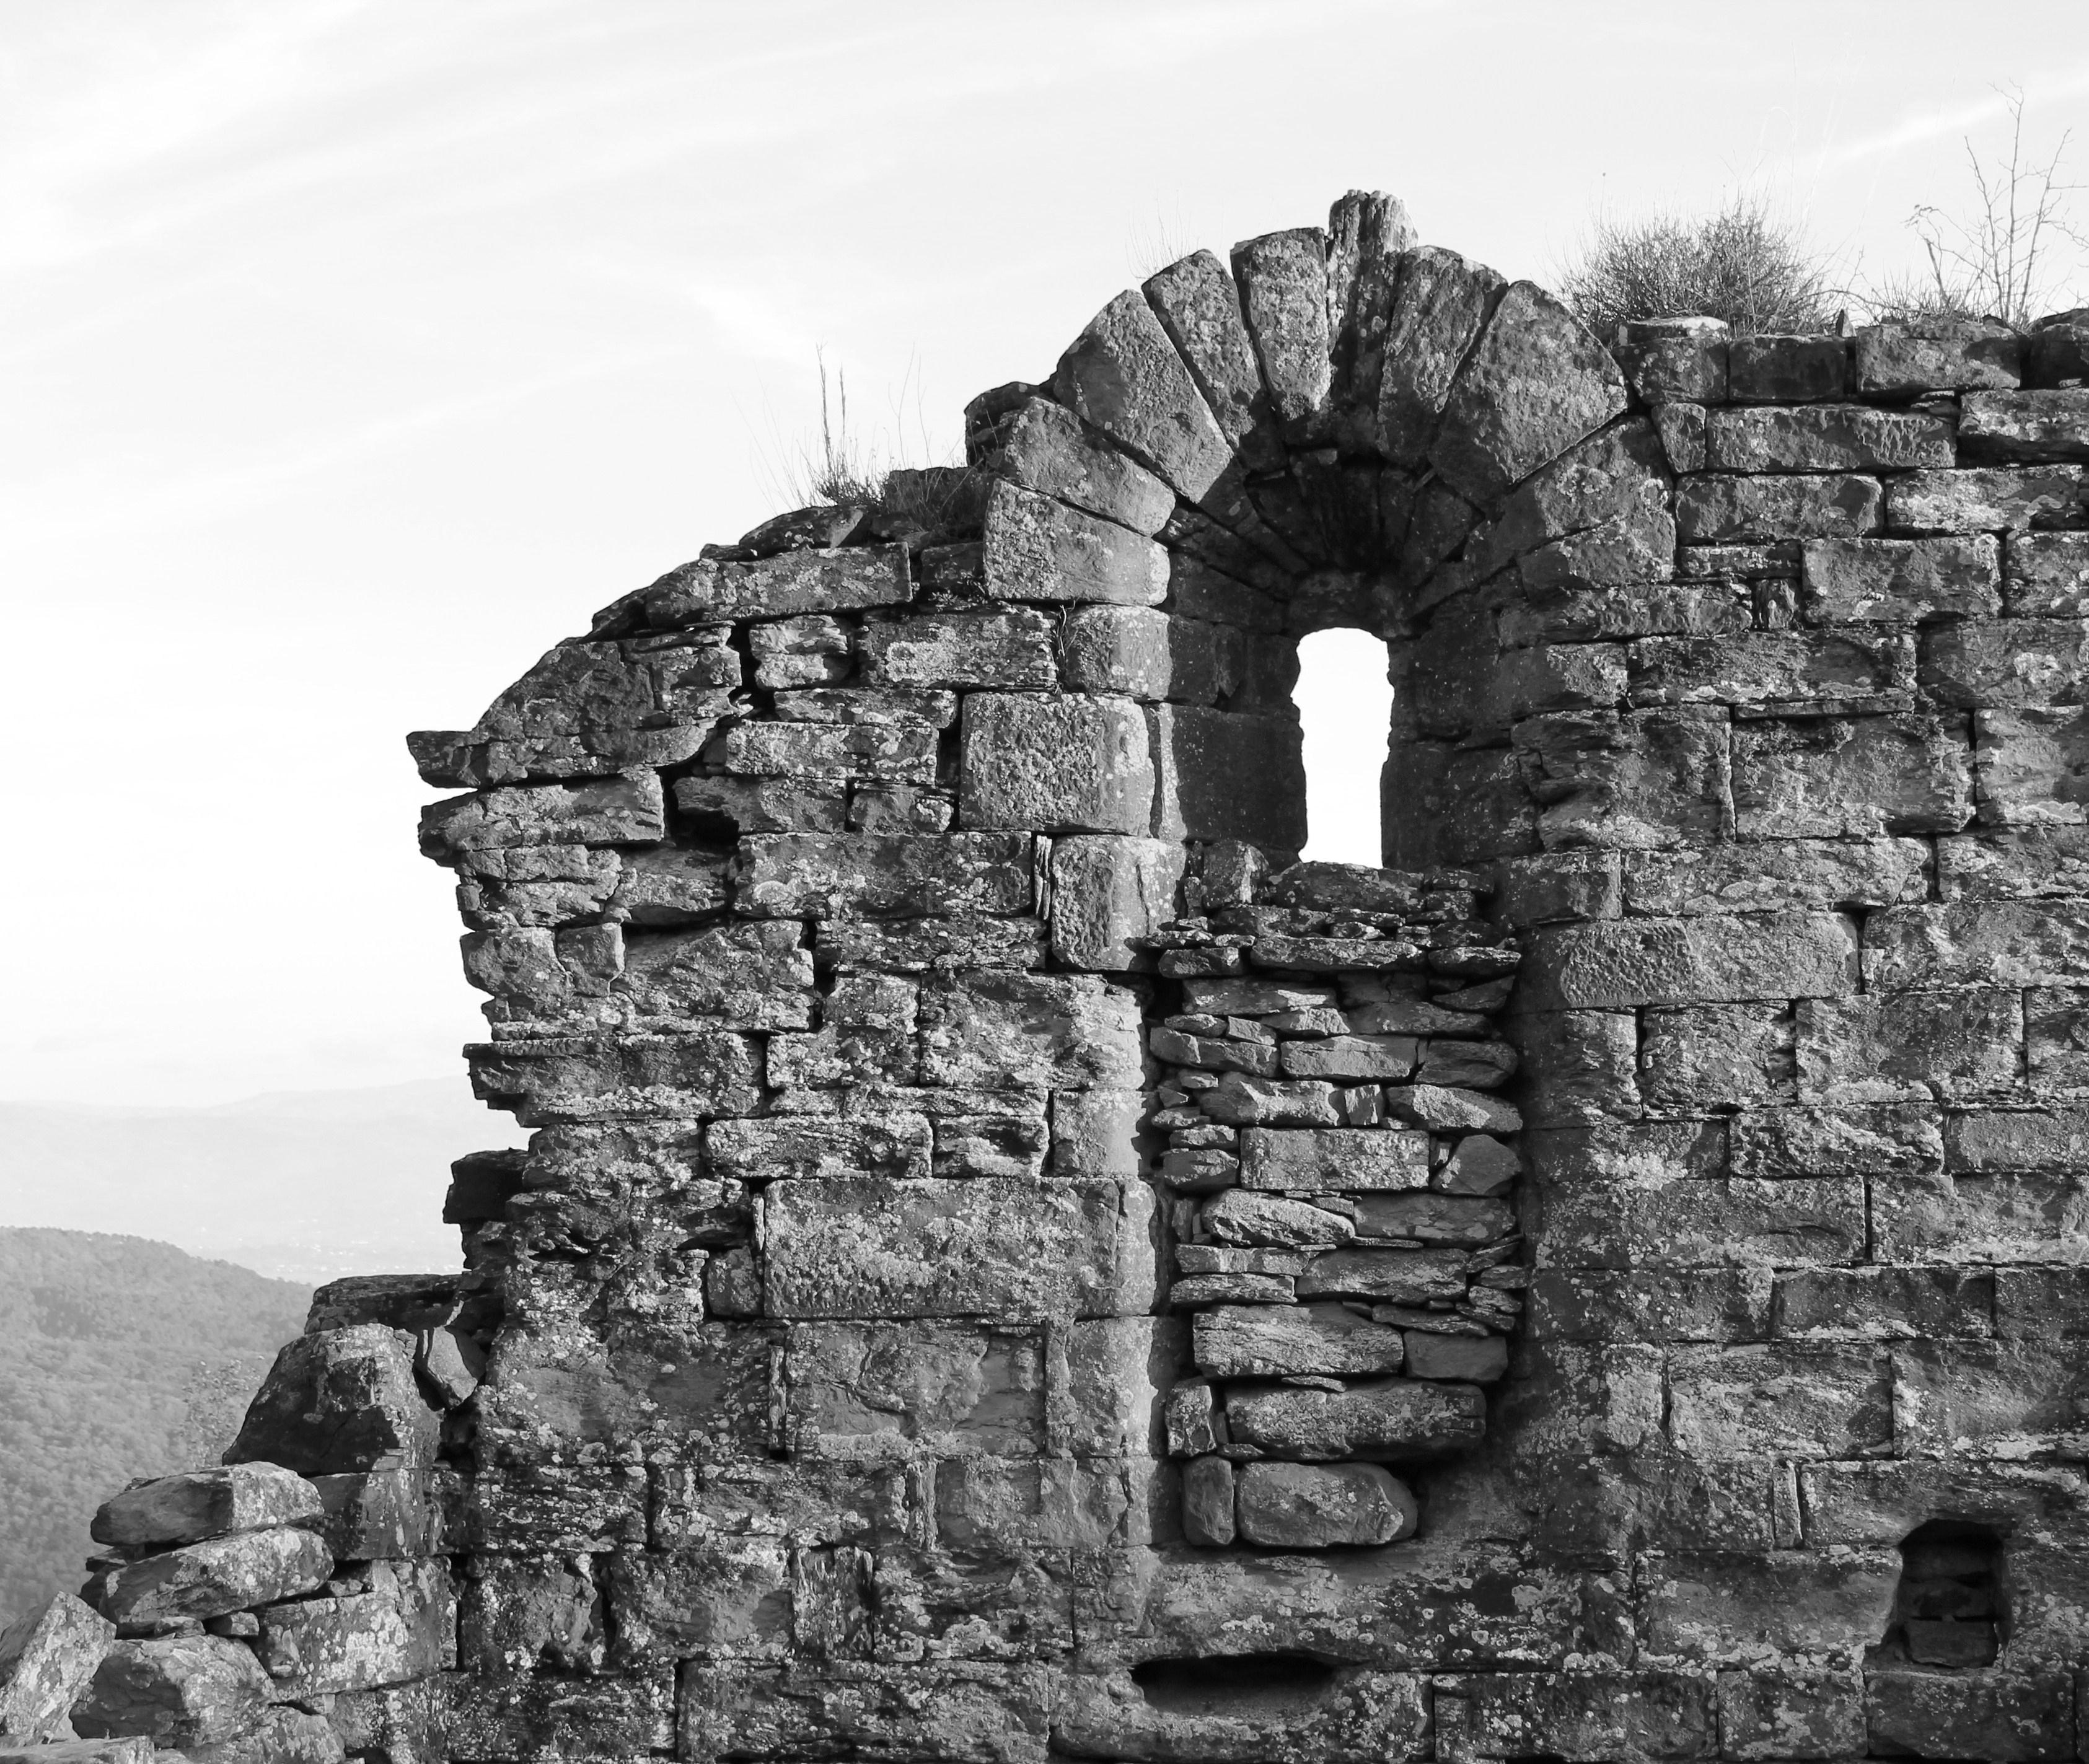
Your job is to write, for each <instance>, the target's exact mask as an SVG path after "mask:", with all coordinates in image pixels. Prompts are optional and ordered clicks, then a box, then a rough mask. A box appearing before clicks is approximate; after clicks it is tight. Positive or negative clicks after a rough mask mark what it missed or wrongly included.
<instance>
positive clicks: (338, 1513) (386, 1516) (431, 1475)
mask: <svg viewBox="0 0 2089 1764" xmlns="http://www.w3.org/2000/svg"><path fill="white" fill-rule="evenodd" d="M312 1486H313V1487H314V1488H316V1489H317V1490H318V1491H319V1496H320V1501H322V1502H323V1503H324V1506H325V1509H326V1517H325V1521H324V1524H323V1526H321V1529H320V1535H321V1536H322V1537H324V1539H326V1544H327V1548H328V1549H330V1550H332V1552H333V1554H334V1559H335V1561H337V1562H339V1561H350V1562H367V1561H375V1560H378V1559H380V1558H384V1559H390V1558H396V1557H401V1556H445V1555H448V1554H450V1553H451V1552H453V1551H456V1550H459V1549H461V1548H463V1547H464V1536H463V1526H464V1513H463V1502H464V1485H463V1484H462V1481H461V1479H460V1478H459V1477H458V1475H457V1473H456V1471H452V1470H448V1469H444V1468H442V1467H440V1466H438V1467H436V1468H434V1469H431V1470H423V1471H414V1470H373V1471H354V1472H350V1473H347V1474H345V1475H334V1476H321V1477H319V1478H317V1479H315V1480H314V1482H313V1484H312Z"/></svg>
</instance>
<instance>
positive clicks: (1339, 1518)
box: [1235, 1464, 1421, 1550]
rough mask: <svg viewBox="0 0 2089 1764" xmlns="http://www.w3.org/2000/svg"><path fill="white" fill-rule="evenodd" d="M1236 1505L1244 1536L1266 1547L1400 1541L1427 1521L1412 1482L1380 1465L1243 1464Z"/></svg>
mask: <svg viewBox="0 0 2089 1764" xmlns="http://www.w3.org/2000/svg"><path fill="white" fill-rule="evenodd" d="M1235 1507H1236V1511H1237V1513H1238V1520H1239V1531H1240V1535H1241V1536H1242V1538H1243V1539H1245V1540H1246V1541H1247V1542H1248V1543H1250V1544H1260V1545H1261V1546H1262V1547H1263V1548H1265V1549H1294V1550H1324V1549H1335V1548H1345V1547H1347V1548H1356V1547H1358V1546H1366V1547H1368V1546H1372V1545H1377V1544H1396V1543H1398V1542H1399V1541H1400V1540H1401V1539H1403V1538H1407V1537H1412V1536H1413V1535H1414V1532H1415V1530H1416V1527H1417V1526H1418V1524H1419V1523H1420V1520H1421V1509H1420V1508H1419V1507H1418V1505H1417V1504H1416V1502H1415V1499H1414V1496H1413V1494H1412V1493H1411V1492H1409V1489H1408V1487H1407V1485H1406V1484H1405V1483H1403V1482H1401V1481H1400V1480H1399V1479H1397V1478H1396V1477H1395V1476H1394V1475H1392V1472H1391V1471H1388V1470H1386V1469H1385V1468H1383V1466H1379V1465H1377V1464H1328V1465H1320V1464H1246V1465H1243V1466H1242V1468H1241V1471H1240V1476H1239V1491H1238V1495H1237V1496H1236V1497H1235Z"/></svg>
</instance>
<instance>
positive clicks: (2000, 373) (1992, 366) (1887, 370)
mask: <svg viewBox="0 0 2089 1764" xmlns="http://www.w3.org/2000/svg"><path fill="white" fill-rule="evenodd" d="M1854 342H1855V358H1856V370H1857V390H1858V391H1859V392H1868V393H1873V394H1886V395H1896V394H1906V393H1909V392H1971V391H1975V390H1977V389H1979V388H1980V387H2010V386H2014V385H2015V384H2016V383H2017V382H2018V376H2019V371H2020V370H2021V367H2022V365H2023V340H2021V339H2020V338H2019V337H2018V335H2017V333H2016V332H2014V330H2013V329H2011V328H2010V326H2008V325H2006V324H2005V323H2003V322H2002V321H2001V319H1918V320H1908V321H1896V322H1890V323H1884V324H1873V325H1863V326H1860V327H1859V328H1858V330H1857V332H1856V334H1855V339H1854Z"/></svg>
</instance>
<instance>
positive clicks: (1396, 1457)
mask: <svg viewBox="0 0 2089 1764" xmlns="http://www.w3.org/2000/svg"><path fill="white" fill-rule="evenodd" d="M1226 1424H1227V1426H1228V1427H1229V1428H1230V1429H1231V1430H1232V1433H1233V1440H1234V1441H1235V1443H1237V1444H1238V1445H1254V1446H1259V1447H1260V1448H1261V1449H1263V1451H1265V1452H1267V1453H1269V1454H1272V1455H1274V1456H1277V1457H1281V1458H1291V1459H1302V1460H1305V1461H1307V1462H1327V1461H1329V1460H1332V1459H1337V1458H1359V1459H1363V1460H1366V1461H1369V1462H1393V1463H1397V1462H1403V1461H1407V1460H1412V1459H1416V1458H1431V1457H1435V1456H1439V1455H1440V1454H1443V1453H1446V1452H1452V1451H1456V1450H1460V1449H1465V1448H1468V1447H1470V1446H1472V1445H1476V1444H1477V1443H1478V1441H1479V1439H1480V1437H1481V1436H1482V1434H1483V1433H1484V1432H1486V1398H1485V1397H1484V1396H1483V1395H1482V1394H1481V1392H1480V1391H1479V1389H1478V1388H1477V1387H1475V1386H1473V1385H1442V1384H1430V1383H1426V1382H1424V1381H1421V1380H1418V1379H1411V1378H1387V1379H1378V1380H1372V1381H1366V1382H1362V1383H1358V1384H1352V1385H1348V1386H1347V1387H1346V1388H1345V1389H1341V1390H1340V1391H1331V1390H1310V1389H1286V1388H1284V1387H1282V1386H1277V1387H1275V1388H1269V1389H1243V1390H1237V1391H1234V1392H1233V1393H1232V1394H1230V1395H1229V1397H1228V1398H1227V1402H1226Z"/></svg>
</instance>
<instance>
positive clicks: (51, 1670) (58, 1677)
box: [0, 1592, 116, 1757]
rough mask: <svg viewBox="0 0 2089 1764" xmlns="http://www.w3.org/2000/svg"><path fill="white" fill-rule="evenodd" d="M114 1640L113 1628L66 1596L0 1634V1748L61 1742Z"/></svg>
mask: <svg viewBox="0 0 2089 1764" xmlns="http://www.w3.org/2000/svg"><path fill="white" fill-rule="evenodd" d="M115 1638H116V1628H115V1625H114V1624H112V1623H111V1622H109V1620H108V1619H107V1618H106V1617H105V1616H101V1614H100V1613H99V1612H96V1611H93V1610H92V1609H90V1608H88V1606H87V1605H86V1604H85V1603H83V1602H82V1601H81V1600H79V1599H75V1597H74V1596H73V1595H71V1593H69V1592H62V1593H58V1594H56V1595H54V1596H53V1597H51V1598H50V1599H46V1600H45V1601H44V1602H43V1603H41V1604H38V1605H36V1606H35V1607H33V1608H32V1609H30V1610H28V1611H27V1612H24V1613H23V1614H22V1615H21V1616H19V1617H17V1618H16V1619H15V1621H13V1622H12V1623H11V1624H9V1625H7V1626H6V1628H5V1629H0V1746H5V1745H9V1744H13V1745H19V1746H21V1747H24V1748H27V1747H29V1746H32V1745H45V1744H48V1743H49V1742H50V1741H52V1740H61V1739H62V1736H63V1734H64V1733H65V1732H66V1731H67V1730H66V1714H67V1712H68V1711H69V1710H71V1708H72V1706H73V1705H74V1704H75V1702H78V1701H79V1698H80V1697H81V1695H82V1693H84V1692H85V1690H86V1689H87V1688H88V1685H89V1684H90V1683H92V1681H93V1679H94V1676H95V1674H96V1672H97V1671H98V1670H99V1668H101V1662H102V1660H103V1659H104V1657H105V1655H107V1654H108V1652H109V1643H110V1642H113V1641H114V1640H115ZM41 1755H42V1754H41V1753H39V1756H40V1757H41Z"/></svg>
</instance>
